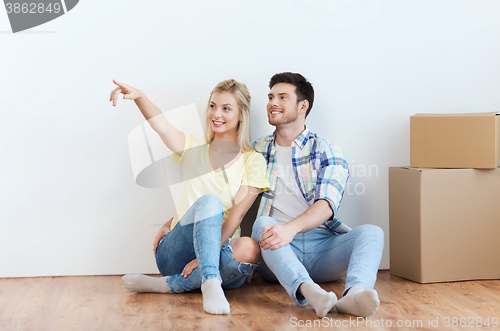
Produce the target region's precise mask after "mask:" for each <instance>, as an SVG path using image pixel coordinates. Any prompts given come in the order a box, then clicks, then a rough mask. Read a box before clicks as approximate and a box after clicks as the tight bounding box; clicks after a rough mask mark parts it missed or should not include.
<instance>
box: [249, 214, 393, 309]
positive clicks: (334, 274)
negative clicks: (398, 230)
mask: <svg viewBox="0 0 500 331" xmlns="http://www.w3.org/2000/svg"><path fill="white" fill-rule="evenodd" d="M271 224H278V222H277V221H276V220H275V219H274V218H272V217H268V216H262V217H259V218H258V219H257V220H256V221H255V223H254V225H253V232H252V238H253V239H254V240H256V241H259V239H260V238H261V237H262V230H263V228H264V227H265V226H268V225H271ZM383 248H384V233H383V231H382V229H380V228H379V227H378V226H375V225H362V226H359V227H356V228H354V229H353V230H351V231H350V232H348V233H346V234H334V233H332V232H330V231H329V230H322V229H313V230H310V231H307V232H304V233H299V234H297V235H296V236H295V237H294V238H293V240H292V241H291V242H290V244H288V245H286V246H283V247H281V248H278V249H276V250H271V249H263V248H261V249H260V251H261V258H260V260H259V266H258V267H257V271H258V272H259V274H261V276H262V277H263V278H265V279H266V280H268V281H273V282H278V281H279V282H280V284H281V285H282V286H283V287H284V288H285V290H286V291H287V293H288V295H290V297H291V298H292V299H293V300H295V301H296V302H297V303H299V304H301V305H305V304H307V302H306V300H305V298H304V296H302V294H300V292H299V291H298V289H299V286H300V284H302V283H303V282H305V281H314V282H318V283H322V282H331V281H334V280H337V279H339V278H341V277H343V276H346V275H347V276H346V287H345V288H346V290H345V291H344V293H343V294H344V295H345V294H346V292H347V290H348V289H350V288H351V287H353V286H355V285H361V286H363V287H364V288H365V289H373V286H374V285H375V281H376V279H377V272H378V267H379V265H380V260H381V258H382V250H383Z"/></svg>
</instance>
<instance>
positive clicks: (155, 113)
mask: <svg viewBox="0 0 500 331" xmlns="http://www.w3.org/2000/svg"><path fill="white" fill-rule="evenodd" d="M113 83H115V84H116V85H118V87H117V88H115V89H114V90H113V91H111V96H110V97H109V101H112V102H113V106H116V101H117V99H118V96H119V95H120V93H122V94H123V99H129V100H134V102H135V104H136V105H137V107H139V109H140V110H141V113H142V115H143V116H144V118H145V119H146V120H147V121H148V123H149V125H151V127H152V128H153V130H155V131H156V132H157V133H158V135H159V136H160V138H161V140H162V141H163V143H164V144H165V145H166V146H167V147H168V148H169V149H170V150H171V151H172V152H174V153H176V154H177V155H179V156H181V155H182V151H183V149H184V143H185V141H186V137H185V136H184V133H182V132H181V131H179V130H177V129H176V128H175V127H174V126H173V125H172V124H170V122H169V121H167V119H166V118H165V116H164V115H163V113H162V112H161V110H160V109H159V108H158V107H156V106H155V105H154V104H153V103H152V102H151V100H149V99H148V98H147V97H146V95H145V94H144V93H143V92H142V91H140V90H138V89H136V88H134V87H132V86H130V85H127V84H124V83H120V82H118V81H116V80H114V79H113Z"/></svg>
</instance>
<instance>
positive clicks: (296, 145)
mask: <svg viewBox="0 0 500 331" xmlns="http://www.w3.org/2000/svg"><path fill="white" fill-rule="evenodd" d="M275 133H276V131H275ZM275 133H274V134H273V135H270V136H265V137H262V138H260V139H259V140H257V141H255V142H254V143H253V147H254V148H255V150H256V151H257V152H259V153H261V154H262V155H264V157H265V158H266V161H267V175H268V177H269V182H270V183H271V189H270V190H268V191H265V192H263V193H262V199H261V202H260V207H259V212H258V215H259V216H269V214H270V212H271V205H272V204H273V199H274V192H275V190H276V183H277V179H278V174H277V167H275V160H276V159H275V156H276V147H275V146H274V144H275V142H274V135H275ZM292 165H293V172H294V174H295V179H296V180H297V184H298V186H299V188H300V191H301V192H302V195H303V196H304V198H305V199H306V201H307V203H308V204H309V205H312V204H313V203H314V202H316V201H317V200H319V199H325V200H326V201H328V202H329V203H330V206H331V207H332V210H333V216H332V217H331V218H330V219H329V220H327V221H326V222H325V223H324V225H325V227H326V228H327V229H328V230H330V231H332V232H333V233H337V234H340V233H347V232H349V231H350V230H351V229H350V228H349V227H348V226H347V225H345V224H343V223H342V222H340V221H339V220H338V219H337V218H335V215H336V214H337V210H338V208H339V206H340V201H341V200H342V195H343V194H344V187H345V185H346V183H347V179H348V178H349V169H348V167H347V162H346V160H345V159H344V155H343V154H342V151H341V150H340V147H338V146H336V145H334V144H331V143H330V142H329V141H327V140H326V139H323V138H321V137H319V136H318V135H316V134H314V133H312V132H311V131H309V130H308V129H307V127H306V128H305V130H304V131H303V132H302V133H301V134H300V135H299V136H298V137H297V138H296V139H295V140H294V141H293V142H292Z"/></svg>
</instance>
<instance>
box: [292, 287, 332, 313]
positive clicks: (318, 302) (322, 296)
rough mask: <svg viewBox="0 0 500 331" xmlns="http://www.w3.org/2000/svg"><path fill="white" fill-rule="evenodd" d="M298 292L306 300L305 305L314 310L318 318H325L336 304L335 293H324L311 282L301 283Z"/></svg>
mask: <svg viewBox="0 0 500 331" xmlns="http://www.w3.org/2000/svg"><path fill="white" fill-rule="evenodd" d="M299 292H300V293H301V294H302V295H303V296H304V298H306V301H307V303H308V304H310V305H311V306H312V307H313V308H314V310H315V311H316V315H318V317H319V318H323V317H325V316H326V314H328V312H329V311H330V310H332V308H333V306H335V303H336V302H337V296H336V295H335V293H333V292H326V291H325V290H323V289H322V288H321V287H320V286H319V285H318V284H316V283H313V282H303V283H302V284H300V286H299Z"/></svg>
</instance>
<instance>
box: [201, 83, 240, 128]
mask: <svg viewBox="0 0 500 331" xmlns="http://www.w3.org/2000/svg"><path fill="white" fill-rule="evenodd" d="M207 116H208V120H209V121H210V127H211V128H212V130H213V131H214V132H215V134H227V133H232V132H234V134H235V135H236V132H237V128H238V122H239V121H240V119H241V118H240V117H241V116H240V111H239V108H238V103H237V101H236V98H235V97H234V95H233V94H232V93H231V92H222V93H215V92H214V93H212V97H211V98H210V104H209V106H208V114H207Z"/></svg>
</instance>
